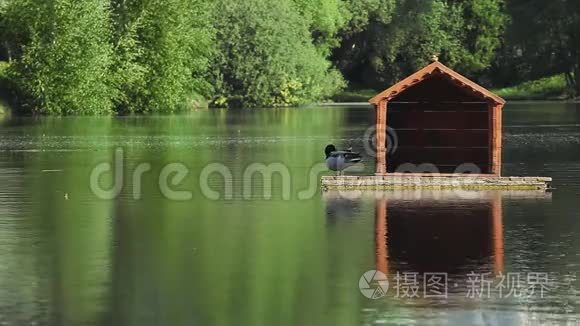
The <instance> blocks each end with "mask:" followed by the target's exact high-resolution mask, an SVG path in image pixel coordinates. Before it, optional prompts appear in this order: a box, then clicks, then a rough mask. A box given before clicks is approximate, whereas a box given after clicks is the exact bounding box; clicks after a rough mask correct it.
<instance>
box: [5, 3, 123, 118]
mask: <svg viewBox="0 0 580 326" xmlns="http://www.w3.org/2000/svg"><path fill="white" fill-rule="evenodd" d="M7 12H8V13H9V14H10V18H9V19H8V20H5V21H7V22H9V23H10V25H4V27H5V28H8V29H9V30H6V31H4V33H5V35H8V36H10V37H11V39H10V40H11V41H12V42H18V43H17V44H10V45H7V46H6V48H7V49H13V50H12V51H9V52H10V53H11V55H10V57H11V58H13V60H14V61H13V64H12V65H11V75H12V77H11V78H12V79H13V82H14V84H15V85H16V86H15V87H16V88H17V89H18V93H19V94H21V96H22V98H21V99H20V102H21V106H22V110H24V111H26V112H36V113H42V114H72V113H75V114H107V113H109V112H111V93H112V88H111V83H110V78H109V75H110V74H109V68H110V65H111V62H112V57H111V54H112V51H111V47H110V45H109V27H110V26H109V19H108V17H109V16H108V13H109V10H108V3H107V1H105V0H11V1H10V2H9V3H8V9H7ZM14 49H16V50H14Z"/></svg>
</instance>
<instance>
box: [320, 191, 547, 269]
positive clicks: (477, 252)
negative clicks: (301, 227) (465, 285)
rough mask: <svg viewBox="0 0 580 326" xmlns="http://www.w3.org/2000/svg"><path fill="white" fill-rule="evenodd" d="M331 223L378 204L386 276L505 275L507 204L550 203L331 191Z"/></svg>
mask: <svg viewBox="0 0 580 326" xmlns="http://www.w3.org/2000/svg"><path fill="white" fill-rule="evenodd" d="M324 198H325V202H326V212H327V220H328V221H329V223H334V222H335V221H336V220H337V219H341V220H347V219H349V218H352V216H353V215H352V212H353V210H355V209H356V208H357V207H359V206H361V205H363V204H362V203H364V202H371V203H373V204H374V218H375V230H374V232H375V248H374V249H375V257H376V258H375V264H376V269H377V270H380V271H383V272H384V273H385V274H387V275H389V274H391V275H392V274H394V273H397V272H401V273H404V272H416V273H419V274H423V273H432V272H441V273H447V274H449V275H451V276H453V275H463V276H464V275H466V274H467V273H469V272H477V273H490V274H493V275H497V274H499V273H500V272H503V271H504V261H505V258H504V226H503V202H504V199H506V198H507V199H509V200H510V201H514V200H516V201H517V200H526V199H540V200H551V194H550V193H544V192H529V191H520V192H518V191H479V192H456V191H435V192H434V191H386V192H327V193H325V194H324Z"/></svg>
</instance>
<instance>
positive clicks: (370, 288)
mask: <svg viewBox="0 0 580 326" xmlns="http://www.w3.org/2000/svg"><path fill="white" fill-rule="evenodd" d="M358 287H359V289H360V293H362V295H364V296H365V297H367V298H369V299H373V300H376V299H380V298H382V297H384V296H386V295H387V291H388V290H389V280H387V275H385V273H383V272H380V271H376V270H372V271H368V272H366V273H364V274H363V276H361V278H360V280H359V281H358Z"/></svg>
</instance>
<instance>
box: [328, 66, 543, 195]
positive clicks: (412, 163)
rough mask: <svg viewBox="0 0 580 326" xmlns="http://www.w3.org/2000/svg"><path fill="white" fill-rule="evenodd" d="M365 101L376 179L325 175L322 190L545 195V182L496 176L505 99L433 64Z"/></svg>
mask: <svg viewBox="0 0 580 326" xmlns="http://www.w3.org/2000/svg"><path fill="white" fill-rule="evenodd" d="M370 103H371V104H373V106H374V108H375V111H376V130H377V135H376V143H377V148H376V152H377V162H376V173H375V175H374V176H364V177H349V176H337V177H324V178H323V180H322V184H323V187H324V188H399V187H403V188H405V187H406V188H409V187H411V188H458V187H461V188H463V187H467V188H478V189H546V188H547V186H548V183H549V182H550V181H551V178H539V177H531V178H525V177H524V178H514V177H510V178H505V177H502V176H501V164H502V110H503V106H504V104H505V101H504V100H503V99H502V98H500V97H499V96H497V95H495V94H493V93H491V92H490V91H488V90H486V89H485V88H483V87H481V86H479V85H477V84H476V83H474V82H472V81H470V80H469V79H467V78H465V77H463V76H461V75H460V74H458V73H457V72H455V71H453V70H452V69H450V68H448V67H446V66H445V65H443V64H441V63H440V62H438V61H435V62H433V63H431V64H430V65H428V66H426V67H425V68H423V69H421V70H419V71H418V72H416V73H415V74H413V75H411V76H409V77H407V78H406V79H404V80H402V81H401V82H399V83H397V84H396V85H394V86H392V87H390V88H388V89H387V90H385V91H383V92H382V93H380V94H378V95H377V96H375V97H374V98H372V99H371V100H370ZM387 126H388V127H387ZM466 176H467V177H469V178H468V179H467V178H464V179H458V178H459V177H466Z"/></svg>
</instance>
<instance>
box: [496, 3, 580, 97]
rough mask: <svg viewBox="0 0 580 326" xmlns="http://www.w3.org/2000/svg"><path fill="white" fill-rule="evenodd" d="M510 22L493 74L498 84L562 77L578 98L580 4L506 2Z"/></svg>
mask: <svg viewBox="0 0 580 326" xmlns="http://www.w3.org/2000/svg"><path fill="white" fill-rule="evenodd" d="M507 4H508V6H507V7H508V11H509V13H510V16H511V23H510V25H509V28H508V33H507V40H506V45H505V46H504V48H503V51H502V54H501V58H500V60H498V62H497V63H496V69H495V71H496V72H497V73H498V75H499V76H500V78H499V79H500V80H498V82H500V83H506V84H513V83H517V82H519V81H521V80H530V79H537V78H541V77H545V76H551V75H554V74H565V75H566V77H567V81H568V84H569V86H570V89H571V90H573V93H575V95H576V96H579V95H580V32H579V31H580V2H578V1H577V0H561V1H541V0H531V1H524V0H508V2H507Z"/></svg>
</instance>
